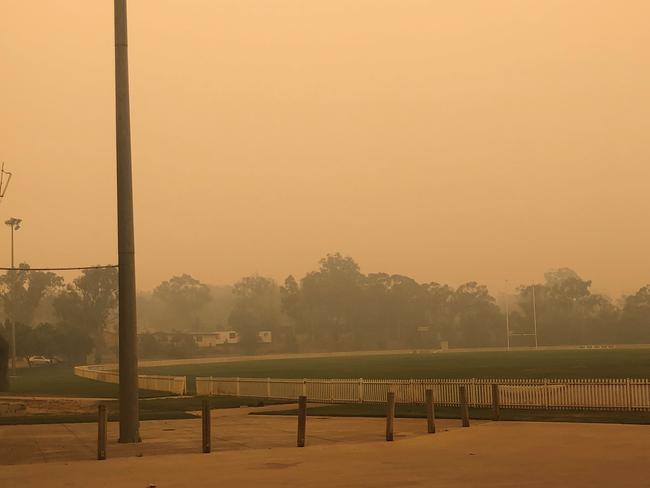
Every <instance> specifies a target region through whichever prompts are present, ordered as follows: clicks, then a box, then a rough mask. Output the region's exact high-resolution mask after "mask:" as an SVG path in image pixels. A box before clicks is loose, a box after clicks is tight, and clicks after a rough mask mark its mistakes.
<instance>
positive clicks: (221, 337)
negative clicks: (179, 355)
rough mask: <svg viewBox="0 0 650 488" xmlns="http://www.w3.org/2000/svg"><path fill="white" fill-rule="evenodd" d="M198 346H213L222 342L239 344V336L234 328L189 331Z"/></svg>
mask: <svg viewBox="0 0 650 488" xmlns="http://www.w3.org/2000/svg"><path fill="white" fill-rule="evenodd" d="M190 335H191V336H192V338H194V342H196V344H197V346H199V347H214V346H221V345H223V344H239V341H240V340H241V337H240V336H239V332H237V331H236V330H217V331H215V332H190Z"/></svg>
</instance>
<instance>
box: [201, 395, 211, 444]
mask: <svg viewBox="0 0 650 488" xmlns="http://www.w3.org/2000/svg"><path fill="white" fill-rule="evenodd" d="M202 410H203V415H202V416H201V433H202V447H203V452H204V453H205V454H208V453H209V452H211V451H212V435H211V432H212V425H211V423H210V401H209V400H207V399H206V400H203V409H202Z"/></svg>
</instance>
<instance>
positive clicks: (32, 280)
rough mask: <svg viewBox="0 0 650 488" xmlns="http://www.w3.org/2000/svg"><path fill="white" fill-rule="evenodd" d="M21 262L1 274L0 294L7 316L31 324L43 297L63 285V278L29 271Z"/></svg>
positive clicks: (52, 274) (27, 266) (15, 320)
mask: <svg viewBox="0 0 650 488" xmlns="http://www.w3.org/2000/svg"><path fill="white" fill-rule="evenodd" d="M29 269H30V268H29V265H28V264H26V263H21V264H20V265H19V266H18V268H17V269H15V270H10V271H7V272H6V273H5V274H4V275H3V276H0V294H1V296H2V303H3V305H4V310H5V314H6V316H7V317H8V318H9V319H10V320H11V321H13V322H17V323H21V324H25V325H30V324H31V323H32V320H33V318H34V314H35V313H36V309H37V308H38V305H39V304H40V302H41V300H42V299H43V297H44V296H45V295H46V294H47V293H49V292H52V291H54V290H56V289H57V288H59V287H60V286H62V285H63V278H61V277H60V276H58V275H56V274H54V273H49V272H43V271H29Z"/></svg>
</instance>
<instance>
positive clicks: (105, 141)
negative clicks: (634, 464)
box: [0, 0, 650, 294]
mask: <svg viewBox="0 0 650 488" xmlns="http://www.w3.org/2000/svg"><path fill="white" fill-rule="evenodd" d="M112 9H113V2H112V1H110V0H92V1H88V0H0V24H1V27H0V109H1V111H0V114H1V116H0V160H2V161H5V162H6V165H7V167H8V169H9V170H11V171H12V172H13V173H14V178H13V180H12V182H11V186H10V187H9V190H8V192H7V195H6V197H5V199H4V201H3V202H2V205H0V218H2V220H5V219H6V218H8V217H10V216H16V217H21V218H23V219H24V222H25V223H24V227H23V229H21V230H20V231H19V232H18V233H17V234H16V256H17V260H18V261H27V262H29V263H30V264H31V265H32V266H33V267H36V266H71V265H88V264H97V263H114V262H116V223H115V219H116V210H115V206H116V202H115V148H114V145H115V142H114V137H115V136H114V98H113V97H114V94H113V89H114V83H113V18H112V15H113V10H112ZM648 18H650V2H647V1H646V0H638V1H635V0H626V1H625V2H615V1H613V0H610V1H598V0H573V1H571V2H567V1H566V0H561V1H560V0H544V1H533V0H528V1H527V0H491V1H487V0H482V1H478V0H473V1H472V0H465V1H460V2H449V1H433V0H430V1H418V0H392V1H387V0H309V1H307V0H302V1H298V0H294V1H289V0H273V1H267V0H219V1H217V0H155V1H154V0H131V1H130V2H129V23H130V25H129V35H130V70H131V114H132V137H133V166H134V191H135V205H136V206H135V214H136V245H137V250H136V253H137V254H136V259H137V266H138V288H139V289H150V288H152V287H154V286H155V285H157V284H158V283H159V282H160V281H161V280H164V279H167V278H169V277H170V276H172V275H174V274H179V273H184V272H185V273H190V274H192V275H193V276H195V277H196V278H199V279H200V280H202V281H205V282H208V283H230V282H233V281H235V280H237V279H238V278H240V277H242V276H244V275H247V274H251V273H259V274H263V275H267V276H271V277H274V278H276V279H278V280H282V279H284V277H285V276H286V275H288V274H289V273H292V274H294V275H296V276H299V277H300V276H302V275H303V274H304V273H305V272H306V271H308V270H311V269H314V268H315V267H316V266H317V261H318V259H319V258H321V257H322V256H324V255H325V254H326V253H327V252H335V251H340V252H342V253H344V254H348V255H351V256H353V257H354V258H355V259H356V260H357V261H358V262H359V263H360V265H361V267H362V270H363V271H364V272H372V271H385V272H389V273H401V274H406V275H409V276H412V277H413V278H415V279H417V280H420V281H440V282H445V283H449V284H452V285H458V284H460V283H461V282H464V281H468V280H477V281H479V282H482V283H485V284H487V285H488V286H490V288H491V291H492V292H493V293H494V294H498V293H499V292H500V291H501V290H502V289H503V287H504V281H505V280H506V279H508V280H509V282H510V283H511V286H512V287H514V286H515V285H517V284H520V283H524V282H530V281H533V280H536V281H541V280H542V276H543V272H544V271H545V270H547V269H549V268H555V267H561V266H569V267H572V268H574V269H575V270H576V271H578V273H580V274H581V275H582V276H583V277H585V278H589V279H592V280H593V281H594V288H595V289H597V290H603V291H607V292H609V293H613V294H618V293H622V292H632V291H634V290H635V289H637V288H638V287H640V286H642V285H644V284H646V283H647V282H650V264H649V260H648V249H650V231H649V224H648V216H649V215H650V198H648V195H647V193H648V192H647V187H648V183H649V181H650V179H649V177H650V164H649V163H650V157H649V156H650V138H649V134H650V119H649V115H648V114H650V90H649V87H650V49H648V46H650V28H648ZM3 234H4V236H5V237H4V238H2V239H1V240H0V244H1V245H0V263H2V264H3V265H9V231H8V229H3V230H2V234H0V237H1V235H3Z"/></svg>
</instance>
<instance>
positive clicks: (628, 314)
mask: <svg viewBox="0 0 650 488" xmlns="http://www.w3.org/2000/svg"><path fill="white" fill-rule="evenodd" d="M618 337H619V338H622V339H623V342H641V343H646V342H650V285H646V286H644V287H642V288H641V289H639V291H637V292H636V293H635V294H634V295H630V296H628V297H626V298H625V302H624V304H623V310H622V312H621V321H620V331H619V334H618Z"/></svg>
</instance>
